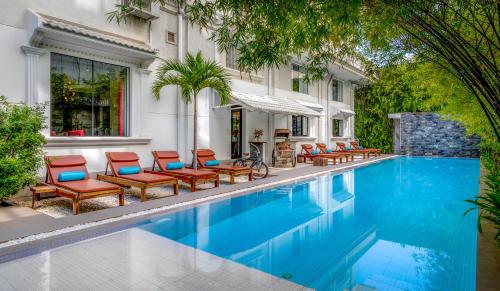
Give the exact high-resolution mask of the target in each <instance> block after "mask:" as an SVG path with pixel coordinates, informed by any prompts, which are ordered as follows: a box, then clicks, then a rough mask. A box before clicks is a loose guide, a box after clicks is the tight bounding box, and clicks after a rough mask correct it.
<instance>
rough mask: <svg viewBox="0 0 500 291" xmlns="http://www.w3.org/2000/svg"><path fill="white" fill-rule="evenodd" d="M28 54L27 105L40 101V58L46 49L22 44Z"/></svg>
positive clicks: (23, 49)
mask: <svg viewBox="0 0 500 291" xmlns="http://www.w3.org/2000/svg"><path fill="white" fill-rule="evenodd" d="M21 50H22V51H23V52H24V54H25V55H26V105H29V106H32V105H35V104H36V103H38V59H39V58H40V56H42V55H44V54H45V53H46V50H44V49H41V48H37V47H30V46H21Z"/></svg>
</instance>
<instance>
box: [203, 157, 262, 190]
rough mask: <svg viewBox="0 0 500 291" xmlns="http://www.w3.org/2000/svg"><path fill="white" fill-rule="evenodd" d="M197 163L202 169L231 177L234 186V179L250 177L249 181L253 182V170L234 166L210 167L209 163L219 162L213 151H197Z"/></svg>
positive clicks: (220, 165)
mask: <svg viewBox="0 0 500 291" xmlns="http://www.w3.org/2000/svg"><path fill="white" fill-rule="evenodd" d="M197 161H198V164H199V167H200V168H205V169H210V170H216V171H217V172H218V173H219V174H224V175H229V179H230V180H229V181H230V183H231V184H234V177H236V176H243V175H245V176H246V175H248V181H252V168H250V167H240V166H233V165H224V164H218V165H210V163H211V162H209V163H208V164H207V162H208V161H217V159H216V158H215V153H214V152H213V151H212V150H211V149H199V150H198V151H197ZM215 164H217V163H215Z"/></svg>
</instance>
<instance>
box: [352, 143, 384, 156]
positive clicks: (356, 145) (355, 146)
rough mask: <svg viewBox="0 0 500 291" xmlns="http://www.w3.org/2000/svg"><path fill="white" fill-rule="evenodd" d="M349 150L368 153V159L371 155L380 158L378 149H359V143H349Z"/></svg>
mask: <svg viewBox="0 0 500 291" xmlns="http://www.w3.org/2000/svg"><path fill="white" fill-rule="evenodd" d="M351 148H353V149H354V150H361V151H366V152H367V153H368V157H369V156H370V154H372V155H373V156H375V157H376V156H380V149H375V148H373V149H370V148H368V149H365V148H362V149H360V148H359V143H358V142H357V141H351Z"/></svg>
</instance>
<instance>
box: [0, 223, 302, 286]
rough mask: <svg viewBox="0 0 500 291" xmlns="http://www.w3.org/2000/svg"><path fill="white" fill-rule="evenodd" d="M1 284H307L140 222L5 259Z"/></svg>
mask: <svg viewBox="0 0 500 291" xmlns="http://www.w3.org/2000/svg"><path fill="white" fill-rule="evenodd" d="M0 290H85V291H88V290H307V288H305V287H302V286H300V285H296V284H294V283H291V282H289V281H286V280H282V279H280V278H277V277H274V276H271V275H269V274H266V273H263V272H261V271H258V270H255V269H251V268H248V267H245V266H243V265H240V264H237V263H234V262H232V261H229V260H225V259H222V258H219V257H216V256H213V255H211V254H208V253H206V252H203V251H200V250H197V249H193V248H190V247H187V246H184V245H182V244H179V243H177V242H174V241H170V240H166V239H164V238H162V237H160V236H157V235H155V234H152V233H150V232H147V231H143V230H140V229H137V228H134V229H128V230H124V231H121V232H118V233H114V234H110V235H107V236H104V237H100V238H97V239H92V240H87V241H83V242H80V243H77V244H73V245H69V246H64V247H60V248H56V249H53V250H50V251H45V252H42V253H40V254H37V255H34V256H30V257H25V258H21V259H19V260H16V261H10V262H7V263H4V264H1V265H0Z"/></svg>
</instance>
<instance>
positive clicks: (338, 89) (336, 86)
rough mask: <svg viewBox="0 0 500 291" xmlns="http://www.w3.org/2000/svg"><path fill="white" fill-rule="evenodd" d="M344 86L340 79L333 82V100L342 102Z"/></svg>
mask: <svg viewBox="0 0 500 291" xmlns="http://www.w3.org/2000/svg"><path fill="white" fill-rule="evenodd" d="M342 87H343V83H342V82H341V81H339V80H333V82H332V100H333V101H337V102H342Z"/></svg>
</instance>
